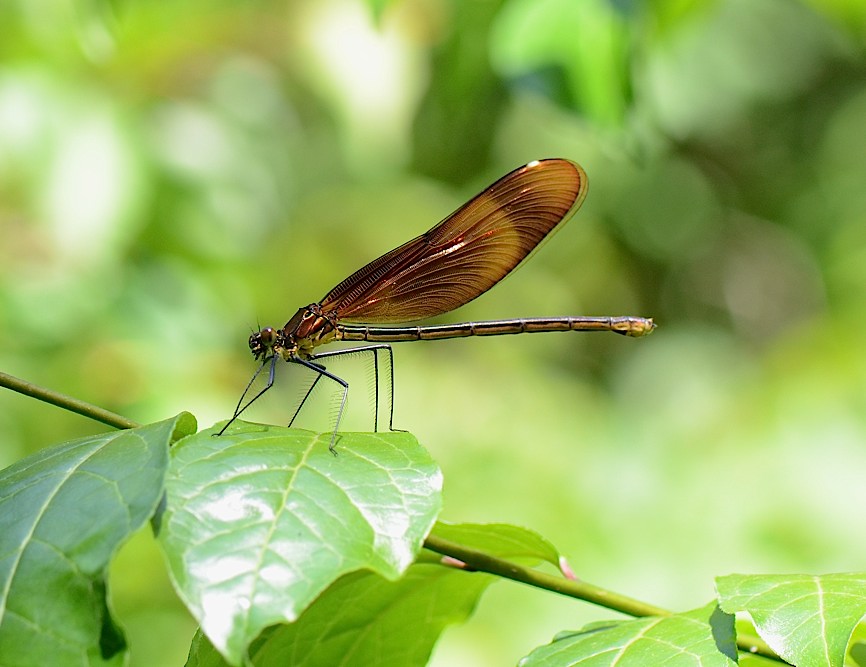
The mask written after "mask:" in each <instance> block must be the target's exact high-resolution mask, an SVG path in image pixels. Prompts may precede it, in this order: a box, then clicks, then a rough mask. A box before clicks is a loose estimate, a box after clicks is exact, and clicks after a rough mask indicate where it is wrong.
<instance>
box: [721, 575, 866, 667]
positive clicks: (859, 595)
mask: <svg viewBox="0 0 866 667" xmlns="http://www.w3.org/2000/svg"><path fill="white" fill-rule="evenodd" d="M716 589H717V590H718V593H719V604H720V605H721V607H722V609H724V610H725V611H727V612H729V613H735V612H738V611H745V612H748V613H749V615H751V617H752V621H753V622H754V624H755V628H756V629H757V631H758V634H759V635H761V637H762V638H763V640H764V641H765V642H767V644H769V645H770V648H772V649H773V650H774V651H775V652H776V653H778V654H779V655H780V656H781V657H782V658H784V659H785V660H787V661H788V662H790V663H791V664H793V665H809V666H810V667H812V666H813V665H814V666H816V667H817V666H818V665H829V666H832V667H837V666H838V667H841V665H842V664H843V663H844V661H845V647H846V646H847V644H848V639H849V638H850V637H851V633H852V632H853V631H854V627H855V626H856V625H857V623H859V622H860V619H862V618H863V615H864V614H866V574H863V573H855V574H825V575H807V574H801V575H796V574H790V575H743V574H732V575H728V576H725V577H718V578H717V579H716Z"/></svg>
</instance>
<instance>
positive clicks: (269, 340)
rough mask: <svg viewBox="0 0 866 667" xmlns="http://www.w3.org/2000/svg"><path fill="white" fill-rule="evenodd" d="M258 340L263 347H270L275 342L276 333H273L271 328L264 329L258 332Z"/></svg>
mask: <svg viewBox="0 0 866 667" xmlns="http://www.w3.org/2000/svg"><path fill="white" fill-rule="evenodd" d="M253 335H255V334H253ZM258 338H259V340H260V341H261V342H262V344H263V345H265V346H267V347H270V346H271V345H273V344H274V343H275V342H276V340H277V332H276V331H274V329H273V327H265V328H264V329H262V330H261V331H259V335H258Z"/></svg>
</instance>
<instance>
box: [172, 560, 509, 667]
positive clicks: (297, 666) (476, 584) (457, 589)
mask: <svg viewBox="0 0 866 667" xmlns="http://www.w3.org/2000/svg"><path fill="white" fill-rule="evenodd" d="M495 579H496V577H493V576H491V575H484V574H479V573H473V574H470V573H467V572H463V571H460V570H456V569H454V568H448V567H443V566H441V565H434V564H429V563H428V564H419V565H413V566H412V567H410V568H409V570H408V571H407V572H406V574H405V575H404V576H403V577H402V578H401V579H399V580H398V581H387V580H385V579H383V578H381V577H379V576H377V575H375V574H371V573H369V572H354V573H352V574H349V575H346V576H344V577H342V578H341V579H339V580H338V581H336V582H335V583H334V584H333V585H332V586H331V587H330V588H329V589H328V590H327V591H325V592H324V593H323V594H322V595H321V596H320V597H319V598H318V599H317V600H316V601H315V602H314V603H313V604H312V605H310V607H309V608H308V609H307V610H306V611H305V612H304V613H303V614H302V615H301V616H300V618H299V619H298V620H297V621H295V622H294V623H291V624H288V625H279V626H275V627H272V628H268V629H267V630H265V631H264V633H262V635H261V636H260V637H259V639H258V640H257V641H256V642H254V643H253V645H252V646H251V647H250V659H251V660H252V663H253V664H254V665H256V667H271V666H273V667H276V666H277V665H293V666H294V667H304V666H306V667H313V666H314V665H337V664H353V665H366V666H368V667H374V666H375V665H381V666H382V667H391V666H392V665H401V666H406V667H408V666H410V665H425V664H427V660H428V659H429V657H430V653H431V651H432V650H433V646H434V644H435V643H436V640H437V639H438V638H439V635H440V634H441V633H442V631H443V630H444V629H445V627H446V626H448V625H450V624H454V623H460V622H462V621H464V620H465V619H466V618H467V617H468V616H469V614H471V613H472V610H473V609H474V608H475V605H476V603H477V601H478V598H479V597H480V595H481V593H482V592H483V591H484V589H485V588H486V587H487V586H488V585H489V584H490V583H492V582H493V581H495ZM195 649H196V650H195V652H194V654H193V652H191V654H190V661H189V662H188V663H187V665H188V667H217V666H219V667H223V666H224V665H225V664H226V663H224V662H222V661H220V660H217V659H216V656H215V653H216V652H215V651H214V649H212V648H209V647H207V645H206V643H201V644H199V645H198V646H197V647H195Z"/></svg>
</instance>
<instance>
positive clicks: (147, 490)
mask: <svg viewBox="0 0 866 667" xmlns="http://www.w3.org/2000/svg"><path fill="white" fill-rule="evenodd" d="M194 430H195V420H194V419H193V418H192V416H191V415H189V414H185V413H184V414H181V415H180V416H178V417H175V418H173V419H169V420H166V421H163V422H159V423H157V424H152V425H150V426H143V427H141V428H137V429H133V430H129V431H119V432H112V433H106V434H103V435H98V436H93V437H88V438H81V439H79V440H73V441H71V442H68V443H65V444H62V445H58V446H56V447H52V448H50V449H45V450H43V451H40V452H38V453H37V454H35V455H33V456H30V457H28V458H26V459H23V460H21V461H19V462H18V463H16V464H15V465H13V466H11V467H9V468H7V469H6V470H4V471H2V472H0V657H2V659H0V663H2V664H3V665H4V667H12V666H14V665H64V666H66V665H68V666H70V667H74V666H78V665H82V666H83V665H115V664H122V663H123V660H124V654H125V649H126V642H125V640H124V637H123V633H122V632H121V631H120V629H119V628H118V627H117V626H116V625H115V623H114V621H113V620H112V618H111V614H110V612H109V608H108V604H107V601H106V598H105V593H106V583H105V574H106V569H107V567H108V563H109V561H110V560H111V557H112V556H113V555H114V553H115V551H116V550H117V549H118V547H119V546H120V545H121V544H122V543H123V542H124V541H125V540H126V539H127V538H128V537H129V536H130V535H131V534H132V533H133V532H134V531H136V530H137V529H139V528H140V527H141V526H142V525H144V523H145V522H146V521H147V520H148V519H149V518H150V517H151V516H152V515H153V513H154V511H155V510H156V507H157V504H158V503H159V500H160V498H161V497H162V493H163V480H164V477H165V473H166V469H167V466H168V447H169V444H170V442H172V441H173V440H175V439H176V438H178V437H180V436H182V435H186V434H188V433H191V432H193V431H194Z"/></svg>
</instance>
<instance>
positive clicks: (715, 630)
mask: <svg viewBox="0 0 866 667" xmlns="http://www.w3.org/2000/svg"><path fill="white" fill-rule="evenodd" d="M736 664H737V648H736V644H735V636H734V617H733V616H732V615H729V614H726V613H724V612H723V611H721V610H720V609H719V608H718V607H717V606H716V603H715V602H714V603H712V604H709V605H707V606H706V607H702V608H701V609H695V610H693V611H689V612H685V613H682V614H672V615H670V616H649V617H647V618H639V619H636V620H633V621H621V622H611V623H596V624H592V625H590V626H587V627H586V628H584V629H583V630H581V631H579V632H574V633H563V634H562V635H560V636H559V637H557V638H556V639H555V640H554V641H553V642H552V643H551V644H548V645H547V646H542V647H540V648H537V649H535V650H534V651H533V652H532V653H530V654H529V655H528V656H526V657H525V658H524V659H523V660H521V661H520V667H567V666H572V665H575V666H576V665H581V666H587V667H588V666H589V665H592V667H603V666H604V665H611V666H613V665H616V667H645V666H646V665H665V667H679V666H680V665H681V666H682V667H732V665H736Z"/></svg>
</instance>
